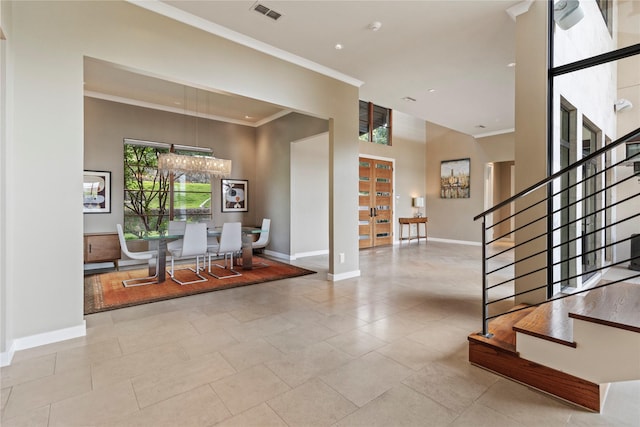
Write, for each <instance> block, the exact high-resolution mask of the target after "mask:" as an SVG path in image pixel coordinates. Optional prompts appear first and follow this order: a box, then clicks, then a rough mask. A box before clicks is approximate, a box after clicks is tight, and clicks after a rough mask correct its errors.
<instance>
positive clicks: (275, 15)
mask: <svg viewBox="0 0 640 427" xmlns="http://www.w3.org/2000/svg"><path fill="white" fill-rule="evenodd" d="M253 10H255V11H256V12H258V13H260V14H262V15H264V16H268V17H269V18H271V19H273V20H274V21H277V20H278V19H280V17H281V16H282V14H281V13H279V12H276V11H275V10H273V9H269V8H268V7H267V6H265V5H263V4H260V3H256V4H255V6H253Z"/></svg>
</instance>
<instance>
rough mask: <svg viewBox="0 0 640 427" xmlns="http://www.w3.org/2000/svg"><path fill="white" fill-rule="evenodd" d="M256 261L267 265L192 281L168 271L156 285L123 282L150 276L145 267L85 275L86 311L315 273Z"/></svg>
mask: <svg viewBox="0 0 640 427" xmlns="http://www.w3.org/2000/svg"><path fill="white" fill-rule="evenodd" d="M253 261H254V263H261V262H262V263H265V264H267V265H268V267H265V268H256V269H253V270H242V269H241V268H240V269H239V270H238V271H240V272H241V273H242V276H238V277H229V278H227V279H216V278H214V277H211V276H209V274H208V273H206V272H205V273H204V274H202V276H204V277H206V278H207V281H206V282H201V283H194V284H191V285H179V284H177V283H176V282H174V281H173V280H171V278H170V277H169V274H168V273H167V280H166V281H164V282H163V283H160V284H157V285H146V286H136V287H130V288H125V287H124V286H123V285H122V281H123V280H126V279H132V278H135V277H145V276H147V275H148V270H146V269H141V270H125V271H115V272H110V273H102V274H94V275H91V276H86V277H85V279H84V314H91V313H98V312H100V311H107V310H115V309H117V308H122V307H130V306H133V305H139V304H146V303H150V302H156V301H162V300H167V299H171V298H179V297H184V296H187V295H194V294H199V293H203V292H212V291H219V290H222V289H229V288H235V287H238V286H247V285H255V284H258V283H266V282H271V281H274V280H281V279H288V278H291V277H298V276H304V275H307V274H314V273H315V271H311V270H307V269H304V268H300V267H295V266H293V265H290V264H285V263H282V262H278V261H274V260H271V259H267V258H261V257H257V256H254V258H253ZM185 267H188V266H186V265H181V266H180V267H178V268H185ZM223 271H224V270H223ZM176 277H177V278H178V279H179V280H182V281H189V280H196V279H197V277H196V276H195V274H194V273H193V272H191V271H189V270H176Z"/></svg>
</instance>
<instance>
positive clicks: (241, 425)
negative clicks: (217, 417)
mask: <svg viewBox="0 0 640 427" xmlns="http://www.w3.org/2000/svg"><path fill="white" fill-rule="evenodd" d="M216 427H288V426H287V423H285V422H284V421H283V420H282V418H280V417H279V416H278V414H276V413H275V412H274V411H273V409H271V408H270V407H269V405H267V404H266V403H263V404H261V405H258V406H256V407H254V408H251V409H249V410H247V411H245V412H243V413H241V414H238V415H236V416H235V417H232V418H229V419H227V420H225V421H223V422H221V423H220V424H216Z"/></svg>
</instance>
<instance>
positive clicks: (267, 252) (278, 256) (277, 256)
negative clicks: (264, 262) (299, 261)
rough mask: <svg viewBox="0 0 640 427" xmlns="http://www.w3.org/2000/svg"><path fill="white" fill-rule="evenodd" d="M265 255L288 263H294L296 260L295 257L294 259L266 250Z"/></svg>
mask: <svg viewBox="0 0 640 427" xmlns="http://www.w3.org/2000/svg"><path fill="white" fill-rule="evenodd" d="M264 253H265V255H269V256H272V257H274V258H279V259H284V260H286V261H293V260H294V259H295V257H292V256H291V255H288V254H283V253H281V252H275V251H270V250H268V249H265V250H264Z"/></svg>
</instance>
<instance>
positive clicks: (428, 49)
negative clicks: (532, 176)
mask: <svg viewBox="0 0 640 427" xmlns="http://www.w3.org/2000/svg"><path fill="white" fill-rule="evenodd" d="M517 3H520V2H518V1H509V0H472V1H462V0H447V1H435V0H424V1H330V0H321V1H312V0H307V1H271V0H264V1H260V4H261V5H263V6H266V7H267V8H269V9H272V10H274V11H277V12H278V13H280V14H281V15H282V16H281V18H279V19H278V20H277V21H275V20H273V19H271V18H269V17H267V16H265V15H263V14H261V13H258V12H256V11H255V10H254V7H255V5H256V4H257V2H255V1H253V0H248V1H245V0H234V1H203V0H198V1H189V0H179V1H169V0H165V1H157V2H134V4H137V5H140V6H142V7H146V8H152V10H156V11H158V12H159V13H163V14H165V15H167V16H170V17H175V18H176V19H179V20H182V21H183V22H187V23H189V22H198V19H204V20H205V21H204V22H208V23H213V25H212V26H211V27H210V28H213V29H214V30H215V31H217V32H218V34H223V33H224V34H226V35H227V36H228V37H229V38H231V39H232V40H236V41H239V42H241V43H244V44H248V45H251V46H257V48H258V49H260V50H262V51H265V52H268V53H270V52H275V54H276V55H280V57H283V58H285V59H290V60H292V61H293V62H296V63H299V64H302V65H303V66H307V67H308V68H312V69H314V68H315V69H317V70H318V71H320V72H325V73H326V74H329V75H334V76H337V78H343V79H344V80H345V81H348V82H351V83H355V84H358V83H359V82H362V85H361V86H360V99H362V100H366V101H371V102H374V103H375V104H378V105H381V106H384V107H387V108H392V109H393V110H396V111H401V112H403V113H406V114H409V115H411V116H415V117H418V118H420V119H423V120H428V121H430V122H433V123H437V124H439V125H442V126H446V127H448V128H451V129H455V130H457V131H460V132H463V133H467V134H470V135H474V136H482V135H488V134H494V133H500V132H506V131H510V130H512V129H513V127H514V93H515V70H514V67H513V66H509V65H508V64H511V65H513V62H514V61H515V22H514V21H513V20H512V19H511V17H510V16H509V15H508V14H507V12H506V10H507V9H508V8H509V7H511V6H514V5H515V4H517ZM149 4H151V6H152V7H150V6H149ZM153 8H155V9H153ZM172 15H173V16H172ZM200 22H203V21H200ZM374 22H378V23H380V28H379V29H378V30H377V31H374V30H373V29H372V28H370V27H371V24H372V23H374ZM201 27H202V25H201ZM229 30H231V31H229ZM253 39H255V40H253ZM256 40H257V41H259V42H255V41H256ZM254 42H255V43H254ZM338 43H339V44H341V45H342V49H341V50H337V49H336V48H335V46H336V44H338ZM274 48H275V49H274ZM282 51H284V53H283V52H282ZM85 90H86V91H87V93H89V94H94V95H96V96H101V97H107V98H110V97H111V98H113V99H122V98H128V99H133V100H135V101H133V102H134V103H139V104H140V105H148V106H152V105H156V106H161V107H160V108H162V109H169V110H171V109H174V110H176V111H179V112H184V111H186V110H194V109H195V110H196V111H198V112H199V114H200V115H202V114H203V113H204V112H206V113H204V114H206V115H208V116H211V117H213V118H222V117H225V118H229V119H230V120H231V121H236V122H239V123H244V124H250V125H256V124H260V123H261V122H264V121H268V120H270V119H271V118H273V117H277V116H278V115H282V114H285V113H286V112H287V111H283V109H282V108H280V107H278V106H274V105H271V104H267V103H263V102H259V101H256V100H252V99H248V98H243V97H239V96H235V95H232V94H224V93H213V92H205V91H203V90H197V91H196V90H195V89H193V88H185V87H184V86H183V85H182V84H178V83H172V82H167V81H165V80H162V79H160V78H157V77H155V76H148V75H141V74H138V73H137V72H136V71H135V70H127V69H124V68H122V67H115V66H113V64H107V63H104V62H101V61H87V64H86V65H85ZM97 94H100V95H97ZM407 97H409V98H412V99H414V100H415V101H411V100H406V98H407ZM196 98H198V100H197V103H196V101H195V99H196ZM189 104H190V105H189Z"/></svg>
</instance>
